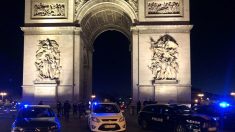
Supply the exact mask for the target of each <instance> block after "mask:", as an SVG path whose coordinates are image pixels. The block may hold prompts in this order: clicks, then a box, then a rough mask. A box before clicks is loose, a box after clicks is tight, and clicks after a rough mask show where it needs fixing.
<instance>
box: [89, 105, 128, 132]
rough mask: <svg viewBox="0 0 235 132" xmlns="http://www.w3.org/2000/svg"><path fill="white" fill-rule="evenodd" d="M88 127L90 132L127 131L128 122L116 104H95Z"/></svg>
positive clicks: (92, 106)
mask: <svg viewBox="0 0 235 132" xmlns="http://www.w3.org/2000/svg"><path fill="white" fill-rule="evenodd" d="M88 126H89V128H90V131H99V132H101V131H116V132H117V131H125V130H126V121H125V117H124V116H123V114H122V112H121V110H120V108H119V106H118V105H117V104H116V103H93V104H92V105H91V111H90V113H89V115H88Z"/></svg>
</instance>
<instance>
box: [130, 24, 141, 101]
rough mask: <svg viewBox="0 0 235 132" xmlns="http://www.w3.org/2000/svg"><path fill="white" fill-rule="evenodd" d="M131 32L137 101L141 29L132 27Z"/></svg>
mask: <svg viewBox="0 0 235 132" xmlns="http://www.w3.org/2000/svg"><path fill="white" fill-rule="evenodd" d="M131 32H132V46H131V47H132V49H131V56H132V58H131V65H132V66H131V67H132V69H131V70H132V98H133V103H135V102H137V101H138V100H139V30H138V28H136V27H131Z"/></svg>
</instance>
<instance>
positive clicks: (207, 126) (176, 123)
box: [138, 104, 217, 132]
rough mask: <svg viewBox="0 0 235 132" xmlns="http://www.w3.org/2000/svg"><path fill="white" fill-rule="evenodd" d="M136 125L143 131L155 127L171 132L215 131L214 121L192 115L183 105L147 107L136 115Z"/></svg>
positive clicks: (206, 117) (203, 116)
mask: <svg viewBox="0 0 235 132" xmlns="http://www.w3.org/2000/svg"><path fill="white" fill-rule="evenodd" d="M138 124H139V125H140V126H141V127H142V128H143V129H148V128H152V127H156V128H157V129H160V130H165V131H171V132H209V131H217V124H216V121H215V120H213V119H212V118H210V117H208V116H206V115H199V114H192V113H191V111H190V108H188V107H187V106H184V105H170V104H152V105H147V106H146V107H144V108H143V109H142V110H141V111H140V113H139V115H138Z"/></svg>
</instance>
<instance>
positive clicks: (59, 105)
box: [56, 101, 62, 117]
mask: <svg viewBox="0 0 235 132" xmlns="http://www.w3.org/2000/svg"><path fill="white" fill-rule="evenodd" d="M56 109H57V114H58V116H59V117H60V116H61V114H62V104H61V102H60V101H57V104H56Z"/></svg>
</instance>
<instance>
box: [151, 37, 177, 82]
mask: <svg viewBox="0 0 235 132" xmlns="http://www.w3.org/2000/svg"><path fill="white" fill-rule="evenodd" d="M150 44H151V47H150V50H151V51H152V52H153V56H152V59H151V65H150V66H148V67H149V69H150V70H151V71H152V74H154V79H155V80H176V79H177V73H178V70H179V65H178V47H179V45H178V43H177V42H176V40H175V39H174V38H173V37H171V36H170V35H168V34H166V35H164V36H161V37H160V38H159V39H158V40H157V41H156V40H154V39H153V38H152V37H150Z"/></svg>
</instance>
